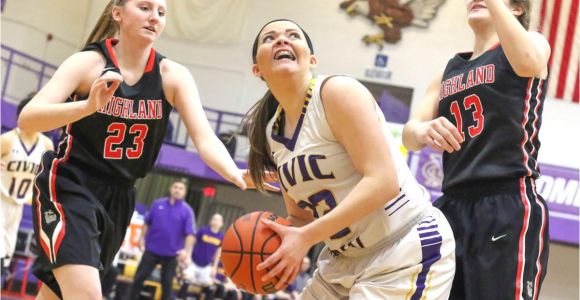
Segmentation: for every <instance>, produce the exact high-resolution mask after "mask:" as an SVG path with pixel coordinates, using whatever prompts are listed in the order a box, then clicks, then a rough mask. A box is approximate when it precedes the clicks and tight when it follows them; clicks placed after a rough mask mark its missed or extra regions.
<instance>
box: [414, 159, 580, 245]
mask: <svg viewBox="0 0 580 300" xmlns="http://www.w3.org/2000/svg"><path fill="white" fill-rule="evenodd" d="M441 156H442V154H441V153H440V152H435V151H433V150H431V149H427V148H426V149H425V150H423V151H420V152H409V166H410V168H411V172H413V174H414V175H415V177H416V178H417V181H418V182H419V183H420V184H422V185H423V186H424V187H425V188H427V190H428V191H429V193H430V194H431V201H435V200H436V199H437V198H438V197H439V196H441V183H442V181H443V166H442V161H441ZM539 165H540V171H541V174H542V175H541V177H540V178H539V179H538V180H536V189H537V191H538V193H539V194H540V195H542V197H543V198H544V199H545V200H546V202H547V203H548V209H549V213H550V225H549V228H550V240H551V241H555V242H563V243H568V244H573V245H578V227H579V225H580V186H579V185H578V170H577V169H572V168H567V167H561V166H554V165H548V164H541V163H540V164H539Z"/></svg>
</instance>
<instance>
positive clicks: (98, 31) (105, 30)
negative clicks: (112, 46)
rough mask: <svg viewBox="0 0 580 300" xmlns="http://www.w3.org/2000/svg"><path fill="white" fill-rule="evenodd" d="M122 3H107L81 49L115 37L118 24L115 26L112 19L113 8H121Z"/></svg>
mask: <svg viewBox="0 0 580 300" xmlns="http://www.w3.org/2000/svg"><path fill="white" fill-rule="evenodd" d="M124 2H125V0H111V1H109V3H108V4H107V6H105V9H103V12H102V13H101V16H100V17H99V20H98V21H97V24H96V25H95V27H94V28H93V31H91V34H90V35H89V37H88V38H87V41H86V42H85V45H84V46H83V48H84V47H86V46H88V45H89V44H92V43H95V42H100V41H101V40H103V39H105V38H111V37H114V36H115V34H116V33H117V31H118V30H119V24H117V21H115V20H114V19H113V7H115V6H123V5H124Z"/></svg>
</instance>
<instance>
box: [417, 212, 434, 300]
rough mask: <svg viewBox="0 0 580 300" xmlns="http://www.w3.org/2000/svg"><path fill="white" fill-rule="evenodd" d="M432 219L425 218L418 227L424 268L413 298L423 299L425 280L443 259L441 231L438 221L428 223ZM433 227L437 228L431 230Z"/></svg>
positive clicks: (419, 276) (420, 273)
mask: <svg viewBox="0 0 580 300" xmlns="http://www.w3.org/2000/svg"><path fill="white" fill-rule="evenodd" d="M432 221H433V220H432V219H428V220H425V221H423V222H421V223H419V227H417V232H418V233H419V239H421V251H422V253H423V260H422V261H421V264H422V265H423V268H422V269H421V272H419V275H418V276H417V282H416V283H415V286H416V287H417V289H416V290H415V293H413V296H411V300H419V299H421V297H422V296H423V291H424V290H425V282H426V281H427V275H428V274H429V270H430V269H431V266H432V265H433V264H435V263H436V262H437V261H438V260H440V259H441V243H442V238H441V233H440V232H439V229H438V226H437V223H435V224H428V223H431V222H432ZM433 225H435V226H433ZM432 228H435V230H431V229H432ZM429 232H433V233H435V234H436V236H433V234H429Z"/></svg>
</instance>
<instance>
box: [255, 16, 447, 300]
mask: <svg viewBox="0 0 580 300" xmlns="http://www.w3.org/2000/svg"><path fill="white" fill-rule="evenodd" d="M252 54H253V60H254V65H253V73H254V75H255V76H256V77H260V78H262V79H263V80H264V81H265V82H266V84H267V86H268V88H269V91H268V92H267V93H266V95H265V96H264V98H263V99H262V100H260V102H259V103H258V104H257V105H256V106H255V109H254V110H253V111H252V112H251V113H250V116H249V124H250V126H251V127H250V143H251V151H250V159H249V165H250V171H251V174H252V176H253V178H254V181H255V182H261V181H262V180H256V179H261V178H262V177H261V176H263V171H265V170H276V171H277V173H278V179H279V182H280V185H281V190H282V195H283V197H284V200H285V203H286V207H287V210H288V213H289V220H290V221H291V222H292V223H293V225H294V227H285V226H280V225H277V224H274V223H272V222H265V223H266V224H267V225H268V226H270V228H272V229H273V230H275V231H276V232H277V233H278V234H280V235H281V237H282V245H281V246H280V248H279V249H278V250H277V251H276V252H275V253H274V254H272V255H271V256H270V257H269V258H267V259H266V260H265V261H264V262H263V263H261V264H260V265H258V269H267V270H268V271H269V272H268V274H267V275H265V276H264V278H263V280H264V281H267V280H269V279H270V278H273V277H274V276H277V277H279V278H280V280H279V282H280V283H279V284H278V285H279V286H281V285H282V284H283V283H284V282H287V281H290V280H291V279H292V278H294V276H295V275H296V273H297V272H298V271H299V270H300V265H301V262H302V259H303V257H304V256H305V254H306V253H307V251H308V249H310V247H311V246H313V245H314V244H316V243H318V242H321V241H324V243H325V244H326V247H325V249H324V250H322V252H321V254H320V256H319V258H318V263H317V270H316V271H315V272H314V276H313V278H312V279H311V280H310V281H309V282H308V284H307V285H306V287H305V288H304V290H303V291H302V294H301V299H349V298H350V299H438V300H439V299H447V297H448V296H449V291H450V288H451V283H452V280H453V275H454V272H455V261H454V260H455V257H454V251H455V242H454V239H453V235H452V232H451V229H450V227H449V224H448V223H447V220H446V219H445V217H444V216H443V215H442V213H441V212H440V211H439V210H438V209H436V208H434V207H432V206H431V203H430V201H429V194H428V193H427V191H426V190H425V189H424V188H423V187H422V186H420V185H419V184H418V183H417V181H416V180H415V178H414V177H413V176H412V174H411V172H410V170H409V169H408V167H407V165H406V162H405V159H404V158H403V156H402V155H401V153H400V151H399V150H398V147H395V143H394V141H393V138H392V137H391V135H390V130H389V129H388V127H387V124H386V121H385V118H384V115H383V114H382V112H381V110H380V109H379V107H378V105H377V103H376V101H375V100H374V99H373V97H372V95H371V94H370V92H369V91H368V90H367V89H366V88H365V87H364V86H363V85H362V84H360V83H359V82H358V81H356V80H355V79H353V78H350V77H346V76H321V75H318V76H316V75H313V74H312V73H311V68H313V67H315V66H316V62H317V58H316V57H315V56H314V55H313V47H312V43H311V41H310V38H309V37H308V35H307V34H306V33H305V32H304V30H302V28H300V26H298V25H297V24H295V23H294V22H292V21H289V20H275V21H272V22H269V23H267V24H266V25H265V26H264V27H263V28H262V30H260V32H259V34H258V36H257V37H256V40H255V42H254V47H253V53H252ZM279 286H278V287H279Z"/></svg>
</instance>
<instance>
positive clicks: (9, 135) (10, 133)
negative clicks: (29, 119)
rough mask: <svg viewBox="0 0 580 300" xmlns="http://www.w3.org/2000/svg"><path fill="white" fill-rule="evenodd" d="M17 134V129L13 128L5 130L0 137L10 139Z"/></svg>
mask: <svg viewBox="0 0 580 300" xmlns="http://www.w3.org/2000/svg"><path fill="white" fill-rule="evenodd" d="M15 136H16V129H11V130H9V131H6V132H4V133H3V134H2V135H0V138H2V140H4V139H10V138H13V137H15Z"/></svg>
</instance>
